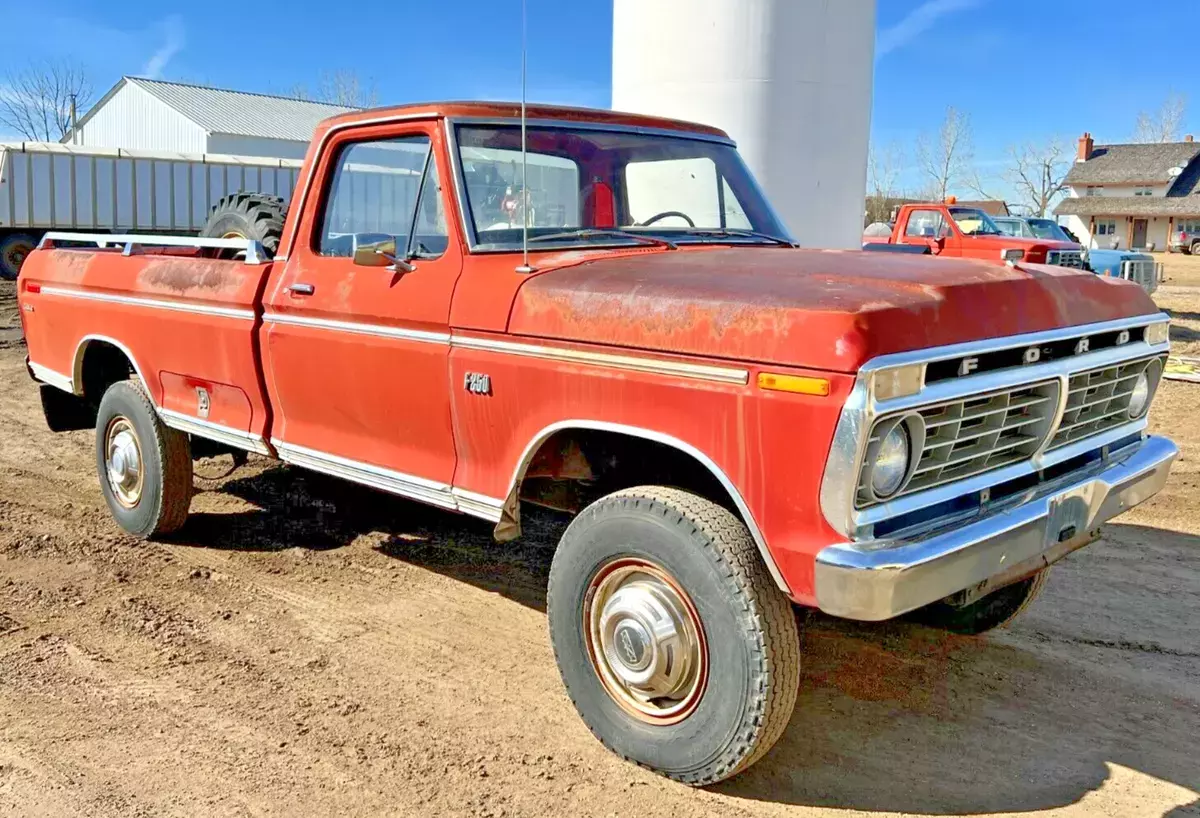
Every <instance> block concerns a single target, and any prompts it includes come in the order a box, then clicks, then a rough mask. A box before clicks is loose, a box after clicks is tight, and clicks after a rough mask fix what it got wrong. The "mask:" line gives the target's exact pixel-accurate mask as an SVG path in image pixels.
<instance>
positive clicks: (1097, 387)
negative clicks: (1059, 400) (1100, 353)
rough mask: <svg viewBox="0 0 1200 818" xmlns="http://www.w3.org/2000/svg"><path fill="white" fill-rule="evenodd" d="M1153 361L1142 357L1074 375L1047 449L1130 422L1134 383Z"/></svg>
mask: <svg viewBox="0 0 1200 818" xmlns="http://www.w3.org/2000/svg"><path fill="white" fill-rule="evenodd" d="M1153 360H1154V359H1153V358H1143V359H1142V360H1139V361H1128V362H1125V363H1121V364H1116V365H1114V366H1109V367H1105V368H1103V369H1091V370H1088V371H1087V372H1079V373H1076V374H1074V375H1072V376H1071V378H1070V381H1069V384H1068V386H1067V408H1066V410H1065V411H1064V412H1063V417H1062V421H1061V422H1060V423H1059V424H1058V429H1057V431H1055V433H1054V438H1053V439H1052V440H1051V441H1050V446H1049V447H1048V450H1053V449H1057V448H1058V447H1060V446H1066V445H1067V444H1068V443H1074V442H1075V441H1076V440H1082V439H1083V438H1085V437H1091V436H1092V435H1096V434H1099V433H1101V432H1105V431H1107V430H1109V429H1113V428H1116V427H1117V426H1120V425H1122V424H1125V423H1128V422H1129V421H1130V417H1129V398H1130V395H1132V394H1133V385H1134V383H1135V382H1136V381H1137V377H1138V375H1140V374H1142V373H1143V372H1145V371H1146V367H1147V366H1149V365H1150V362H1151V361H1153Z"/></svg>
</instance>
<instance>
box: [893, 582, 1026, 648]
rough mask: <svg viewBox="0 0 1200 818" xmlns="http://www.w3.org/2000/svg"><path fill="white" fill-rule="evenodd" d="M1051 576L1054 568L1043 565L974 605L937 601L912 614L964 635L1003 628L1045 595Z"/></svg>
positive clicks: (943, 628)
mask: <svg viewBox="0 0 1200 818" xmlns="http://www.w3.org/2000/svg"><path fill="white" fill-rule="evenodd" d="M1049 576H1050V569H1049V568H1043V569H1042V570H1040V571H1038V572H1037V573H1036V574H1034V575H1033V576H1031V577H1028V578H1027V579H1023V580H1021V581H1019V582H1014V583H1013V584H1012V585H1006V586H1004V587H1003V588H1000V589H997V590H995V591H992V592H991V593H990V594H988V595H987V596H985V597H982V598H981V599H977V600H975V601H974V602H972V603H971V604H970V605H963V606H956V605H951V604H950V603H948V602H935V603H933V604H932V605H926V606H925V607H924V608H918V609H917V610H915V611H913V612H912V613H911V614H909V616H910V618H912V619H913V620H914V621H916V622H920V623H921V624H922V625H926V626H928V627H931V628H937V629H938V630H944V631H949V632H950V633H957V634H962V635H964V636H978V635H979V634H981V633H986V632H988V631H990V630H995V629H996V628H1002V627H1004V626H1006V625H1008V624H1010V623H1011V622H1012V621H1013V620H1014V619H1016V618H1017V617H1018V616H1020V615H1021V614H1022V613H1023V612H1024V611H1025V609H1026V608H1028V607H1029V606H1030V605H1031V604H1033V601H1034V600H1035V599H1037V598H1038V597H1039V596H1040V595H1041V593H1042V590H1043V589H1044V588H1045V587H1046V579H1047V578H1048V577H1049Z"/></svg>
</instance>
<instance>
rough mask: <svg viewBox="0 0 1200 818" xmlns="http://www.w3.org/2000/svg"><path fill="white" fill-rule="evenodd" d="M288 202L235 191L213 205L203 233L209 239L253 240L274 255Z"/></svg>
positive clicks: (277, 198)
mask: <svg viewBox="0 0 1200 818" xmlns="http://www.w3.org/2000/svg"><path fill="white" fill-rule="evenodd" d="M286 215H287V205H286V204H284V201H283V199H281V198H279V197H278V196H269V195H267V194H265V193H234V194H232V195H231V196H226V197H225V198H223V199H221V201H219V202H217V203H216V204H215V205H213V209H212V211H210V212H209V214H208V222H207V223H206V224H205V225H204V229H203V230H201V231H200V235H201V236H203V237H204V238H209V239H250V240H252V241H257V242H260V243H261V244H262V246H263V249H265V250H266V251H267V254H268V255H270V256H274V255H275V253H276V252H277V251H278V250H279V239H280V238H281V237H282V236H283V221H284V217H285V216H286Z"/></svg>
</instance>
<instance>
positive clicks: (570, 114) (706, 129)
mask: <svg viewBox="0 0 1200 818" xmlns="http://www.w3.org/2000/svg"><path fill="white" fill-rule="evenodd" d="M422 114H425V115H428V116H429V117H430V118H431V119H443V118H447V117H481V118H486V119H511V120H513V121H520V118H521V103H519V102H422V103H416V104H412V105H396V106H392V107H386V108H369V109H367V110H364V111H354V112H352V113H346V114H341V115H339V116H335V117H331V118H329V119H327V120H325V121H324V122H323V123H322V124H321V129H326V128H330V127H333V126H334V125H343V126H344V125H352V124H355V123H366V122H373V121H376V120H380V119H390V118H392V117H413V116H420V115H422ZM525 114H526V117H527V118H528V119H530V120H535V119H542V120H546V119H551V120H556V121H560V122H581V123H583V122H591V123H598V124H603V125H616V126H628V127H632V128H658V129H662V130H668V131H682V132H685V133H698V134H705V135H708V136H717V137H721V138H724V139H728V138H729V134H727V133H725V131H722V130H721V129H720V128H714V127H712V126H709V125H701V124H699V123H696V122H685V121H683V120H680V119H668V118H666V117H657V116H645V115H643V114H629V113H623V112H620V111H609V110H605V109H602V108H575V107H570V106H566V105H543V104H536V103H535V104H528V103H527V104H526V106H525Z"/></svg>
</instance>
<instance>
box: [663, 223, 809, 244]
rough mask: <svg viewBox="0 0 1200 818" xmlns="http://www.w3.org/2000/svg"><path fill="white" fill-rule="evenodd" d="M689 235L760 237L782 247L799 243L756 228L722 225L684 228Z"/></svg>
mask: <svg viewBox="0 0 1200 818" xmlns="http://www.w3.org/2000/svg"><path fill="white" fill-rule="evenodd" d="M684 232H685V233H687V235H689V236H714V237H722V236H729V237H734V238H744V239H762V240H763V241H769V242H773V243H774V244H778V245H781V246H783V247H799V246H800V245H799V244H797V243H796V242H794V241H792V240H791V239H785V238H783V237H782V236H772V235H771V234H770V233H760V232H758V231H757V230H742V229H740V228H738V229H734V228H728V227H722V228H720V229H717V230H686V231H684Z"/></svg>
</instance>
